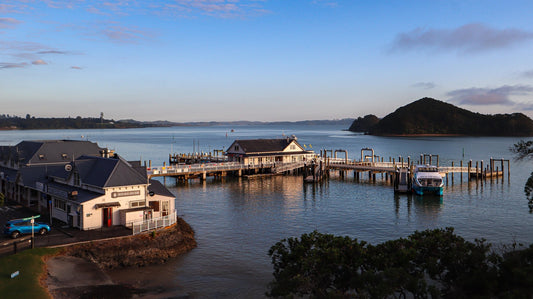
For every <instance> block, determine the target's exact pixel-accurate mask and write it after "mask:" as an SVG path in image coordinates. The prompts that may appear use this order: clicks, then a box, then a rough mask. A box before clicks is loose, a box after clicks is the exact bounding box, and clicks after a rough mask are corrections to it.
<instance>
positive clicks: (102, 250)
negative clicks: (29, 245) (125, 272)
mask: <svg viewBox="0 0 533 299" xmlns="http://www.w3.org/2000/svg"><path fill="white" fill-rule="evenodd" d="M195 247H196V240H195V239H194V231H193V230H192V228H191V227H190V226H189V224H188V223H186V222H185V221H184V220H183V219H181V218H178V222H177V223H176V224H175V225H173V226H171V227H168V228H165V229H162V230H158V231H154V232H150V233H146V234H139V235H135V236H128V237H120V238H114V239H111V240H100V241H99V240H95V241H91V242H88V243H83V244H76V245H72V246H68V247H66V248H65V250H64V251H62V254H61V255H59V256H56V257H51V258H50V259H48V260H47V261H46V264H47V270H46V271H45V272H46V273H47V278H46V279H44V280H45V281H46V282H45V284H46V287H47V289H48V291H49V293H50V295H51V297H53V298H56V299H63V298H117V297H121V298H132V297H135V298H164V297H165V295H164V288H163V289H162V288H161V287H148V286H138V285H136V284H135V283H134V282H131V283H129V282H123V281H122V282H120V283H116V282H113V281H112V280H110V279H109V277H108V275H107V274H106V271H111V270H114V269H120V268H128V267H134V268H138V267H143V266H148V265H157V264H163V263H165V262H166V261H168V260H169V259H172V258H175V257H177V256H179V255H181V254H184V253H186V252H188V251H190V250H192V249H193V248H195ZM91 265H92V266H91ZM74 269H77V270H74ZM104 278H105V279H104Z"/></svg>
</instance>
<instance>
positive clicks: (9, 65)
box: [0, 62, 28, 70]
mask: <svg viewBox="0 0 533 299" xmlns="http://www.w3.org/2000/svg"><path fill="white" fill-rule="evenodd" d="M27 66H28V64H27V63H25V62H21V63H11V62H0V70H2V69H15V68H23V67H27Z"/></svg>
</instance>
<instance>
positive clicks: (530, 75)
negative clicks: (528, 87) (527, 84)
mask: <svg viewBox="0 0 533 299" xmlns="http://www.w3.org/2000/svg"><path fill="white" fill-rule="evenodd" d="M522 77H525V78H533V70H530V71H525V72H522Z"/></svg>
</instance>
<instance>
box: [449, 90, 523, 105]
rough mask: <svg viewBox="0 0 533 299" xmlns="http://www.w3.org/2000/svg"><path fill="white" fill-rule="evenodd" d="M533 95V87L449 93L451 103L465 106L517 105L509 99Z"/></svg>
mask: <svg viewBox="0 0 533 299" xmlns="http://www.w3.org/2000/svg"><path fill="white" fill-rule="evenodd" d="M531 93H533V86H529V85H513V86H509V85H504V86H501V87H498V88H492V89H491V88H475V87H473V88H467V89H458V90H454V91H450V92H448V93H447V95H448V96H450V97H451V98H450V99H449V101H450V102H455V103H458V104H464V105H515V104H516V103H515V102H513V101H511V100H510V99H509V97H510V96H512V95H529V94H531Z"/></svg>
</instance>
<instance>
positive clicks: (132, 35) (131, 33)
mask: <svg viewBox="0 0 533 299" xmlns="http://www.w3.org/2000/svg"><path fill="white" fill-rule="evenodd" d="M101 33H102V35H103V36H105V37H106V38H107V39H108V40H110V41H112V42H116V43H136V42H137V41H139V40H145V39H148V38H150V37H151V36H152V34H151V33H149V32H148V31H143V30H139V29H137V28H131V27H125V26H118V25H111V26H106V27H105V28H104V29H102V30H101Z"/></svg>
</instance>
